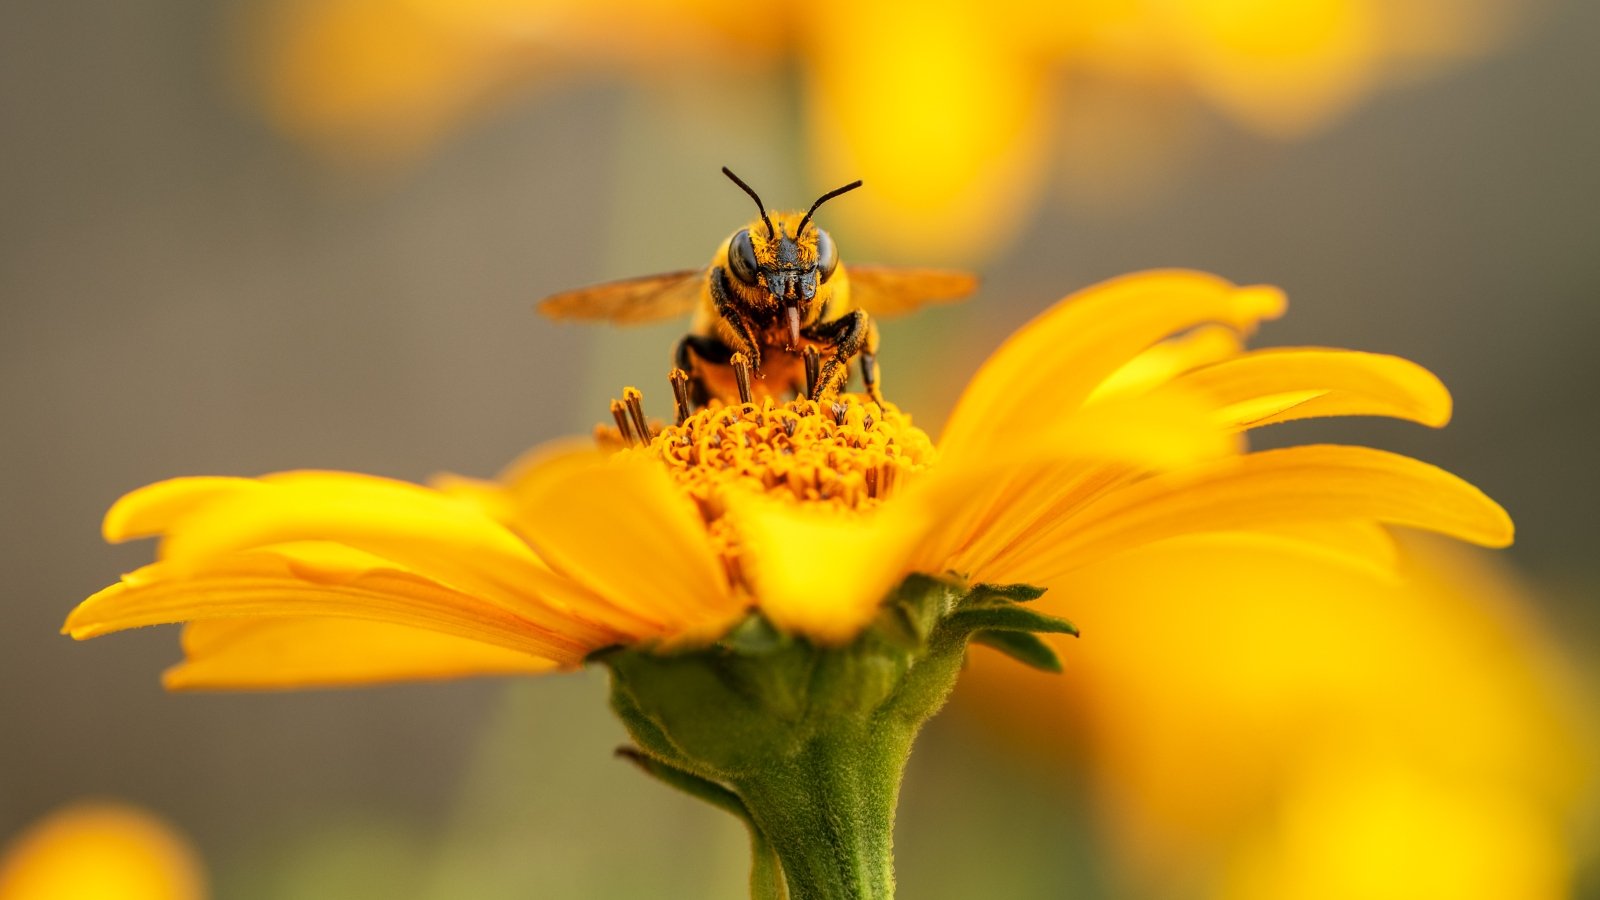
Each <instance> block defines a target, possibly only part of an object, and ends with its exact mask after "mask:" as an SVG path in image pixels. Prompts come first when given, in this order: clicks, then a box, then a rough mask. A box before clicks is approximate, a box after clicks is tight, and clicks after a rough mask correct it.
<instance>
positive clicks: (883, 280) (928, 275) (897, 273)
mask: <svg viewBox="0 0 1600 900" xmlns="http://www.w3.org/2000/svg"><path fill="white" fill-rule="evenodd" d="M846 272H847V273H848V274H849V276H850V299H851V300H852V301H853V302H854V303H855V304H856V305H857V306H859V307H861V308H862V309H864V310H866V311H867V313H868V314H870V315H872V316H874V317H882V316H898V315H900V314H901V313H908V312H911V311H912V310H914V309H917V308H918V307H921V306H925V305H927V304H929V303H953V302H955V301H957V300H960V299H962V298H963V297H965V296H967V295H968V294H970V293H972V292H973V291H975V290H977V288H978V276H976V275H974V274H972V273H971V272H958V271H954V270H951V269H901V268H896V267H894V266H854V265H852V266H848V267H846Z"/></svg>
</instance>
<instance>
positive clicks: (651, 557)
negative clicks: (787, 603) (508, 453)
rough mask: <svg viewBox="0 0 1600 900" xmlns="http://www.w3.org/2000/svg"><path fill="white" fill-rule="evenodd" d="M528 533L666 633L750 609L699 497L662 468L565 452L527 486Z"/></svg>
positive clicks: (560, 564)
mask: <svg viewBox="0 0 1600 900" xmlns="http://www.w3.org/2000/svg"><path fill="white" fill-rule="evenodd" d="M518 502H519V503H520V504H522V508H521V510H520V513H519V517H518V521H519V523H520V528H521V530H522V532H523V535H524V536H525V537H526V538H527V539H528V541H529V542H531V543H532V544H533V545H534V546H535V547H537V548H538V550H539V553H540V555H541V556H542V557H543V558H544V559H545V560H547V561H548V562H549V564H550V565H551V566H552V567H554V568H555V569H556V570H557V571H559V572H562V573H563V574H565V575H567V576H568V577H570V578H572V579H573V580H574V581H576V582H578V583H579V584H581V585H583V586H584V587H585V588H587V589H589V590H591V591H593V592H594V593H596V594H598V595H599V596H601V597H604V598H606V599H607V600H608V601H610V602H611V603H613V604H615V605H616V606H618V607H621V608H624V609H629V610H635V611H637V612H639V613H640V614H641V615H646V616H649V617H652V618H655V619H657V620H659V621H661V622H663V623H666V626H665V627H664V628H663V629H662V633H666V632H669V631H677V630H682V629H684V628H695V629H699V628H703V627H708V626H709V625H713V624H726V623H728V622H731V621H732V620H733V619H734V618H736V617H737V616H738V615H740V614H741V612H742V604H741V603H740V602H739V601H738V600H737V599H736V598H735V597H734V596H733V592H732V590H731V588H730V587H729V584H728V579H727V573H726V570H725V569H724V567H723V565H722V562H721V560H720V558H719V556H718V555H717V553H716V552H715V550H714V549H713V548H712V545H711V541H710V538H709V536H708V534H707V531H706V526H705V522H704V520H703V519H702V518H701V517H700V513H699V511H698V510H697V509H696V508H695V505H694V502H693V501H692V500H690V499H689V498H688V496H687V495H685V494H684V493H683V491H681V490H679V488H678V487H677V485H675V484H674V483H673V481H672V479H671V477H670V476H668V475H667V473H666V471H665V470H664V469H663V468H662V467H661V466H659V465H656V464H654V463H647V462H643V461H638V460H628V459H621V458H615V459H612V460H608V461H604V462H600V463H589V464H584V463H582V462H581V461H575V460H574V459H573V458H571V457H566V456H563V457H559V458H557V459H556V460H554V461H553V462H552V464H551V465H550V466H548V467H547V468H545V469H542V470H539V471H534V472H530V473H529V474H528V475H527V476H525V480H524V483H523V484H522V486H521V487H520V488H519V496H518Z"/></svg>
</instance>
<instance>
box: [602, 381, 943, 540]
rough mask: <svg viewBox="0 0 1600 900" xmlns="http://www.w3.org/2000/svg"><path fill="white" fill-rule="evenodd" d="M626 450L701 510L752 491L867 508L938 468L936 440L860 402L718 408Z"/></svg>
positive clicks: (711, 516) (885, 408)
mask: <svg viewBox="0 0 1600 900" xmlns="http://www.w3.org/2000/svg"><path fill="white" fill-rule="evenodd" d="M625 452H628V453H636V454H642V455H645V456H647V457H650V458H652V459H655V460H659V461H660V462H661V463H663V464H664V465H665V466H666V467H667V471H668V472H669V473H670V474H671V475H672V477H673V478H674V479H675V480H677V481H678V483H679V484H681V485H682V486H683V487H684V489H685V490H686V491H687V492H688V493H689V495H690V496H691V497H693V498H694V500H695V502H696V503H698V504H699V505H700V507H701V511H702V513H703V514H704V515H705V517H706V519H707V521H708V522H710V521H712V520H715V519H716V518H718V517H719V516H720V513H721V509H720V506H721V504H720V501H719V499H718V498H719V495H720V494H721V493H722V492H723V491H724V490H726V489H728V488H730V487H743V488H754V489H757V490H761V491H765V492H766V493H768V494H774V495H778V496H781V497H785V498H789V499H793V500H795V501H798V502H803V503H827V504H831V505H835V506H842V507H845V508H849V509H861V508H866V507H870V506H873V505H876V504H877V503H879V502H881V501H883V500H884V499H885V498H887V497H888V496H889V495H890V494H892V493H893V492H894V491H895V489H896V488H897V487H898V486H899V485H901V484H903V483H904V482H905V481H906V480H907V479H908V478H910V477H914V476H915V474H916V473H918V472H920V471H922V470H923V469H925V468H927V467H928V466H929V464H931V463H932V462H933V457H934V449H933V442H932V441H931V440H929V439H928V435H927V434H926V433H925V432H924V431H923V430H922V429H920V428H918V427H916V426H915V425H912V424H911V419H910V417H909V416H907V415H905V414H904V413H902V412H900V410H899V409H897V408H895V406H894V405H893V404H888V403H884V404H879V403H876V402H873V401H872V400H870V399H868V398H866V397H863V396H860V395H857V394H843V393H842V394H838V395H836V396H834V397H830V398H829V399H828V400H825V401H823V402H820V403H819V402H816V401H812V400H807V399H804V398H800V399H795V400H790V401H787V402H778V401H775V400H773V399H772V398H770V397H769V398H766V399H765V400H764V401H763V402H762V403H761V404H759V405H758V404H755V403H742V404H737V405H727V404H722V403H720V402H718V401H715V400H713V401H712V402H711V404H710V405H708V406H706V407H705V408H703V409H701V410H699V411H697V412H694V413H692V414H690V415H688V416H687V417H685V418H684V420H683V422H682V423H681V424H677V425H670V426H667V427H665V428H660V429H659V430H654V431H653V432H652V434H651V437H650V440H649V442H648V443H637V444H634V445H633V446H631V447H629V448H627V450H626V451H625Z"/></svg>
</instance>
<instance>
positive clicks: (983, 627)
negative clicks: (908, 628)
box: [945, 603, 1078, 637]
mask: <svg viewBox="0 0 1600 900" xmlns="http://www.w3.org/2000/svg"><path fill="white" fill-rule="evenodd" d="M945 621H946V622H948V623H949V626H950V627H952V628H956V629H960V630H965V631H967V632H978V631H1025V632H1033V633H1035V634H1070V635H1072V636H1073V637H1077V636H1078V626H1076V625H1074V624H1072V623H1071V622H1068V621H1067V620H1066V619H1060V618H1057V617H1055V616H1047V615H1045V614H1044V613H1040V612H1034V611H1033V610H1031V609H1024V608H1022V607H1020V606H1016V605H1015V604H1011V603H979V604H976V605H968V606H963V607H961V608H960V609H958V610H956V611H955V612H953V613H951V614H950V617H949V618H948V619H946V620H945Z"/></svg>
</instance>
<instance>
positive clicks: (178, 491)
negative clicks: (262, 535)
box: [100, 476, 262, 544]
mask: <svg viewBox="0 0 1600 900" xmlns="http://www.w3.org/2000/svg"><path fill="white" fill-rule="evenodd" d="M261 487H262V486H261V484H260V482H257V481H255V480H254V479H251V478H228V477H219V476H192V477H189V478H170V479H168V480H166V481H158V482H156V483H155V484H147V485H145V486H144V487H142V488H139V489H138V490H136V491H130V492H129V493H127V494H124V495H123V496H122V497H121V498H119V499H118V500H117V502H115V503H113V504H111V508H110V509H108V510H106V517H105V520H104V521H103V522H101V523H100V533H101V534H102V535H104V536H105V539H106V541H107V542H109V543H112V544H120V543H122V542H123V541H131V540H134V539H136V538H146V537H154V536H155V535H158V534H160V533H161V532H163V531H165V530H166V529H167V528H168V527H169V526H170V525H171V524H172V523H173V522H175V521H177V520H178V519H180V518H182V517H183V516H185V515H187V514H188V513H190V512H192V511H193V510H195V509H198V508H200V507H202V506H204V505H206V504H207V503H210V502H213V501H215V500H218V499H221V498H224V497H228V496H230V495H232V494H235V493H238V492H240V491H249V490H260V489H261Z"/></svg>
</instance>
